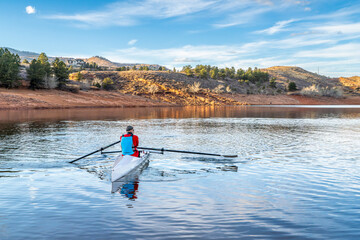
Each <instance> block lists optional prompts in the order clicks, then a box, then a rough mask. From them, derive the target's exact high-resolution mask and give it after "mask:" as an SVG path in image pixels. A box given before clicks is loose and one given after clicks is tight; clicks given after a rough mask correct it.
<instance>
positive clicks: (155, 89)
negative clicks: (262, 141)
mask: <svg viewBox="0 0 360 240" xmlns="http://www.w3.org/2000/svg"><path fill="white" fill-rule="evenodd" d="M81 73H82V75H83V80H82V82H83V83H85V84H87V85H88V86H91V85H97V84H99V85H100V84H102V82H103V80H104V79H105V78H110V79H111V80H112V82H113V84H112V86H111V87H112V88H113V89H114V90H118V91H119V92H121V93H126V94H132V95H138V96H143V97H147V98H150V99H153V100H160V101H162V102H169V103H176V104H179V105H220V104H232V105H237V104H242V103H241V102H238V101H234V100H233V99H231V98H228V97H224V96H222V93H225V92H228V93H231V92H232V90H231V88H230V87H228V88H225V84H224V81H219V80H213V79H207V80H205V79H197V78H193V77H188V76H186V75H185V74H182V73H173V72H170V73H169V72H161V71H121V72H116V71H101V72H100V71H96V72H90V71H82V72H81ZM232 84H233V85H234V86H235V85H238V86H237V87H238V90H239V91H240V87H239V86H240V83H239V82H237V81H234V82H233V83H232ZM99 85H98V86H99ZM229 85H230V84H228V86H229ZM219 86H220V87H219Z"/></svg>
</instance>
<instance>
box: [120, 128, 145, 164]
mask: <svg viewBox="0 0 360 240" xmlns="http://www.w3.org/2000/svg"><path fill="white" fill-rule="evenodd" d="M120 141H121V149H122V154H123V156H124V155H130V156H134V157H140V152H139V151H138V150H137V149H136V148H137V146H139V138H138V136H136V135H134V128H133V127H132V126H127V127H126V134H124V135H122V136H121V137H120Z"/></svg>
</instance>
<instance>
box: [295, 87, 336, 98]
mask: <svg viewBox="0 0 360 240" xmlns="http://www.w3.org/2000/svg"><path fill="white" fill-rule="evenodd" d="M300 93H301V95H304V96H312V97H314V96H320V97H321V96H326V97H342V96H343V91H342V89H341V88H337V87H333V88H331V87H320V86H317V85H312V86H310V87H305V88H303V89H301V92H300Z"/></svg>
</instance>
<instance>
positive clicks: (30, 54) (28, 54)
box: [4, 47, 40, 60]
mask: <svg viewBox="0 0 360 240" xmlns="http://www.w3.org/2000/svg"><path fill="white" fill-rule="evenodd" d="M4 48H5V47H4ZM7 49H8V50H9V51H10V52H11V53H13V54H17V55H19V57H20V58H21V59H27V60H32V59H34V58H38V57H39V55H40V54H39V53H35V52H28V51H20V50H16V49H13V48H7Z"/></svg>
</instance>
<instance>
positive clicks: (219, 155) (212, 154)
mask: <svg viewBox="0 0 360 240" xmlns="http://www.w3.org/2000/svg"><path fill="white" fill-rule="evenodd" d="M138 149H144V150H154V151H160V152H175V153H189V154H199V155H208V156H216V157H227V158H236V157H238V155H222V154H214V153H202V152H189V151H180V150H170V149H164V148H146V147H138Z"/></svg>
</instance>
